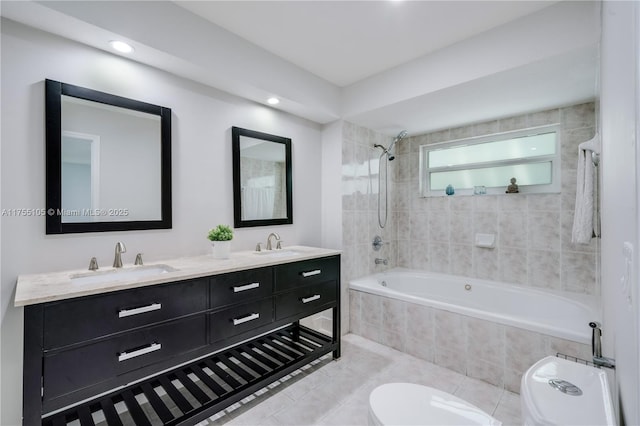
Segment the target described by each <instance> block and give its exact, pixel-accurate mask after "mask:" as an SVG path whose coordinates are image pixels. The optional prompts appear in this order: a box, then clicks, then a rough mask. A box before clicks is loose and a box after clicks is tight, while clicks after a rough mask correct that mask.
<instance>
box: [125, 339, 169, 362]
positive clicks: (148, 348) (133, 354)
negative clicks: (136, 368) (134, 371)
mask: <svg viewBox="0 0 640 426" xmlns="http://www.w3.org/2000/svg"><path fill="white" fill-rule="evenodd" d="M160 349H162V345H161V344H160V343H156V342H154V343H152V344H150V345H149V346H145V347H144V348H141V349H138V350H135V351H132V352H121V353H119V354H118V361H120V362H122V361H126V360H128V359H131V358H135V357H137V356H140V355H144V354H148V353H149V352H155V351H159V350H160Z"/></svg>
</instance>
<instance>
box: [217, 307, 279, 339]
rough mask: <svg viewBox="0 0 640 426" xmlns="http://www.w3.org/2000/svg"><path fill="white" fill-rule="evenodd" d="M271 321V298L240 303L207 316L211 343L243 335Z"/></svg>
mask: <svg viewBox="0 0 640 426" xmlns="http://www.w3.org/2000/svg"><path fill="white" fill-rule="evenodd" d="M272 321H273V298H272V297H267V298H264V299H260V300H256V301H253V302H249V303H242V304H240V305H235V306H233V307H230V308H227V309H224V310H221V311H218V312H215V313H212V314H210V315H209V328H210V330H211V331H210V333H211V343H214V342H218V341H220V340H223V339H227V338H229V337H232V336H235V335H237V334H241V333H245V332H247V331H250V330H253V329H254V328H257V327H260V326H263V325H267V324H269V323H271V322H272Z"/></svg>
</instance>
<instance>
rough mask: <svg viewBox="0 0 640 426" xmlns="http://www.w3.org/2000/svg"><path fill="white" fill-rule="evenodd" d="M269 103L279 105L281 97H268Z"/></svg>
mask: <svg viewBox="0 0 640 426" xmlns="http://www.w3.org/2000/svg"><path fill="white" fill-rule="evenodd" d="M267 103H268V104H269V105H278V104H279V103H280V99H278V98H276V97H272V98H269V99H267Z"/></svg>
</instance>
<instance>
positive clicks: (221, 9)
mask: <svg viewBox="0 0 640 426" xmlns="http://www.w3.org/2000/svg"><path fill="white" fill-rule="evenodd" d="M553 3H555V2H552V1H379V0H378V1H178V2H176V4H178V5H179V6H181V7H183V8H185V9H187V10H190V11H191V12H193V13H195V14H197V15H200V16H201V17H203V18H205V19H207V20H208V21H211V22H213V23H214V24H216V25H219V26H221V27H222V28H224V29H226V30H228V31H231V32H232V33H234V34H237V35H239V36H240V37H242V38H244V39H246V40H248V41H250V42H251V43H254V44H256V45H258V46H260V47H262V48H263V49H265V50H267V51H269V52H271V53H273V54H275V55H277V56H279V57H281V58H284V59H286V60H287V61H289V62H291V63H293V64H296V65H298V66H299V67H301V68H303V69H305V70H307V71H309V72H311V73H313V74H315V75H317V76H319V77H321V78H323V79H325V80H327V81H329V82H331V83H333V84H335V85H337V86H340V87H344V86H347V85H349V84H352V83H355V82H357V81H359V80H362V79H363V78H366V77H369V76H371V75H374V74H378V73H380V72H382V71H386V70H388V69H390V68H393V67H395V66H398V65H401V64H403V63H406V62H409V61H411V60H413V59H416V58H419V57H421V56H424V55H426V54H428V53H431V52H434V51H436V50H438V49H441V48H443V47H446V46H449V45H451V44H454V43H456V42H459V41H462V40H464V39H466V38H469V37H473V36H474V35H476V34H479V33H481V32H483V31H486V30H489V29H491V28H495V27H497V26H499V25H502V24H504V23H507V22H509V21H512V20H514V19H516V18H520V17H522V16H524V15H528V14H530V13H532V12H536V11H538V10H540V9H542V8H545V7H548V6H551V5H552V4H553Z"/></svg>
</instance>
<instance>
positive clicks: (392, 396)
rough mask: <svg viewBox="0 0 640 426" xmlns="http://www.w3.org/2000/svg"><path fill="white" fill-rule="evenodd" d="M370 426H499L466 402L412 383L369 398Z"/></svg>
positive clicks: (376, 392) (388, 386) (381, 389)
mask: <svg viewBox="0 0 640 426" xmlns="http://www.w3.org/2000/svg"><path fill="white" fill-rule="evenodd" d="M369 424H370V425H461V424H464V425H501V424H502V423H501V422H499V421H498V420H496V419H494V418H493V417H491V416H490V415H489V414H487V413H485V412H484V411H482V410H481V409H479V408H478V407H476V406H474V405H472V404H470V403H468V402H467V401H465V400H463V399H460V398H458V397H456V396H453V395H451V394H449V393H447V392H443V391H441V390H438V389H434V388H431V387H428V386H423V385H417V384H414V383H387V384H384V385H381V386H378V387H377V388H375V389H374V390H373V391H372V392H371V394H370V395H369Z"/></svg>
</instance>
